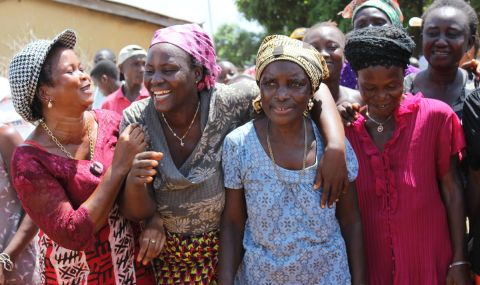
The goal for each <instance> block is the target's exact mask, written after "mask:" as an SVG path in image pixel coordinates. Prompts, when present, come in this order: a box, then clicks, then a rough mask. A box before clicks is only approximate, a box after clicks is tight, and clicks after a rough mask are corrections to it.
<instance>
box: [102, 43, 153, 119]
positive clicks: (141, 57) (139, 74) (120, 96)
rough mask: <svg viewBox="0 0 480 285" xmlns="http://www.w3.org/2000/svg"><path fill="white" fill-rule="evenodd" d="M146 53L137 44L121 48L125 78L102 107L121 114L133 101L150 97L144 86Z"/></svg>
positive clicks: (121, 69)
mask: <svg viewBox="0 0 480 285" xmlns="http://www.w3.org/2000/svg"><path fill="white" fill-rule="evenodd" d="M146 55H147V52H146V51H145V50H144V49H143V48H142V47H140V46H137V45H128V46H126V47H124V48H122V49H121V50H120V54H119V55H118V67H119V69H120V73H121V74H123V77H124V78H125V80H124V81H123V82H122V85H121V86H120V88H118V89H117V90H116V91H115V92H113V93H111V94H110V95H108V97H107V98H106V99H105V101H104V102H103V104H102V109H107V110H112V111H115V112H117V113H118V114H120V115H121V114H122V113H123V110H124V109H126V108H127V107H128V106H130V104H131V103H132V102H134V101H137V100H141V99H144V98H148V97H149V95H148V91H147V89H145V87H144V86H143V74H144V73H145V58H146Z"/></svg>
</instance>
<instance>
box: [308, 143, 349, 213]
mask: <svg viewBox="0 0 480 285" xmlns="http://www.w3.org/2000/svg"><path fill="white" fill-rule="evenodd" d="M348 184H349V182H348V175H347V163H346V161H345V146H342V147H332V146H327V147H326V148H325V152H324V153H323V155H322V158H321V160H320V164H319V167H318V169H317V176H316V177H315V184H314V188H315V189H318V188H320V187H322V186H323V193H322V199H321V204H320V206H321V207H322V208H325V205H326V204H327V202H328V207H329V208H331V207H332V206H333V203H335V202H337V201H338V200H339V199H340V196H341V194H343V193H345V192H346V191H347V188H348Z"/></svg>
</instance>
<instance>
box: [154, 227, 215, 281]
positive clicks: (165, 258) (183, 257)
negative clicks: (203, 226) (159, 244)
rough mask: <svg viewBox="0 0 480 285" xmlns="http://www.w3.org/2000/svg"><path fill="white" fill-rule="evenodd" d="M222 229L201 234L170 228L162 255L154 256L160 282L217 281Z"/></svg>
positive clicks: (156, 272)
mask: <svg viewBox="0 0 480 285" xmlns="http://www.w3.org/2000/svg"><path fill="white" fill-rule="evenodd" d="M219 234H220V233H219V231H218V230H215V231H211V232H208V233H204V234H201V235H197V236H183V235H180V234H176V233H170V232H167V233H166V235H167V240H166V242H165V246H164V248H163V250H162V252H161V253H160V256H159V257H158V258H157V259H155V260H154V267H155V275H156V279H157V284H158V285H163V284H195V285H197V284H198V285H200V284H201V285H204V284H205V285H207V284H208V285H216V284H217V275H216V269H217V263H218V248H219Z"/></svg>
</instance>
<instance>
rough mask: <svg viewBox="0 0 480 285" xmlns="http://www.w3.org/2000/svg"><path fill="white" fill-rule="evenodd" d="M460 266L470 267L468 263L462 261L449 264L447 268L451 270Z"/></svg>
mask: <svg viewBox="0 0 480 285" xmlns="http://www.w3.org/2000/svg"><path fill="white" fill-rule="evenodd" d="M460 265H468V266H470V262H468V261H464V260H461V261H455V262H454V263H452V264H450V265H449V266H448V268H449V269H450V268H452V267H455V266H460Z"/></svg>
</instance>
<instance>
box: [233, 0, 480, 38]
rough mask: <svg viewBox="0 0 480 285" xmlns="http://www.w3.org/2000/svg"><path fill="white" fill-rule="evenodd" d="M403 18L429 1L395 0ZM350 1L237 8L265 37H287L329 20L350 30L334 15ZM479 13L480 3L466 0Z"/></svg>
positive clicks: (264, 0) (273, 1)
mask: <svg viewBox="0 0 480 285" xmlns="http://www.w3.org/2000/svg"><path fill="white" fill-rule="evenodd" d="M398 1H399V3H400V8H401V9H402V12H403V15H404V17H405V20H404V26H406V25H408V20H409V19H410V18H411V17H415V16H416V17H420V16H421V15H422V13H423V11H424V10H425V7H426V6H428V5H429V4H431V3H432V0H398ZM349 2H350V0H236V4H237V7H238V9H239V11H240V12H242V13H243V14H244V15H245V17H246V18H247V19H249V20H257V21H258V22H259V23H260V24H261V25H262V26H264V27H265V29H266V30H267V33H268V34H274V33H280V34H285V35H289V34H290V33H291V32H292V31H293V30H294V29H296V28H298V27H310V26H312V25H313V24H315V23H318V22H322V21H328V20H332V21H335V22H337V23H339V27H340V28H341V29H342V30H343V31H344V32H346V31H348V30H350V29H351V22H350V20H349V19H343V18H342V17H341V16H339V15H337V14H338V12H340V11H342V10H343V8H344V7H345V6H346V5H347V4H348V3H349ZM469 2H470V4H471V5H472V6H473V8H474V9H475V11H480V0H471V1H469Z"/></svg>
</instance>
